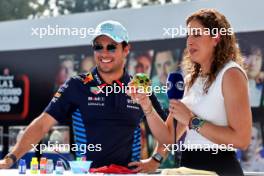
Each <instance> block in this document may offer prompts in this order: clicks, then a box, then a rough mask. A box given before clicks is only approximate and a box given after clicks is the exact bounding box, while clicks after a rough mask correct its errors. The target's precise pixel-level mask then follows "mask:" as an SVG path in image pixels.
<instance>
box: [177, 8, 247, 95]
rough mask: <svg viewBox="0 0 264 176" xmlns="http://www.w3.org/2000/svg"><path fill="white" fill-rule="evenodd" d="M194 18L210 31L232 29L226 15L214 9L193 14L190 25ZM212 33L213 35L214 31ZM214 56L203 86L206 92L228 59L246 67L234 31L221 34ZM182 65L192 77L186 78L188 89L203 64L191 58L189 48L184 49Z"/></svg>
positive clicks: (189, 18)
mask: <svg viewBox="0 0 264 176" xmlns="http://www.w3.org/2000/svg"><path fill="white" fill-rule="evenodd" d="M192 20H197V21H198V22H200V23H201V24H202V25H203V26H204V27H205V28H209V29H210V31H212V29H215V28H217V29H218V31H220V30H221V28H225V29H226V30H227V31H228V29H231V26H230V24H229V22H228V21H227V19H226V17H225V16H224V15H222V14H221V13H219V12H217V11H216V10H214V9H201V10H199V11H197V12H195V13H193V14H191V15H190V16H189V17H188V18H187V20H186V24H187V25H188V24H189V23H190V22H191V21H192ZM210 35H211V36H213V34H212V33H211V34H210ZM213 56H214V60H213V62H212V64H211V68H210V72H209V73H208V74H207V76H208V77H207V80H206V82H205V84H204V87H203V90H204V93H207V92H208V89H209V88H210V86H211V85H212V83H213V82H214V80H215V79H216V76H217V74H218V73H219V71H220V70H221V69H222V68H223V67H224V65H225V64H226V63H227V62H228V61H230V60H233V61H235V62H236V63H238V64H239V65H240V66H242V67H244V66H243V61H242V57H241V54H240V49H239V48H238V46H237V41H236V37H235V35H234V33H232V34H231V35H230V34H226V35H220V41H219V42H218V44H217V45H216V47H215V49H214V53H213ZM182 66H183V71H184V73H185V74H186V75H190V79H188V80H186V86H187V90H188V89H189V88H190V87H192V85H193V84H194V82H195V80H196V79H197V77H198V76H199V74H200V73H201V66H200V64H198V63H195V62H193V61H192V60H191V58H190V54H189V52H188V50H187V49H185V51H184V55H183V62H182Z"/></svg>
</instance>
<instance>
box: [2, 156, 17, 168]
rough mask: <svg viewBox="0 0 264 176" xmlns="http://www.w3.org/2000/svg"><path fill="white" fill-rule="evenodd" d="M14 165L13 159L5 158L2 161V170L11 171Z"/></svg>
mask: <svg viewBox="0 0 264 176" xmlns="http://www.w3.org/2000/svg"><path fill="white" fill-rule="evenodd" d="M13 164H14V163H13V160H12V159H11V158H4V159H2V160H0V169H9V168H10V167H12V165H13Z"/></svg>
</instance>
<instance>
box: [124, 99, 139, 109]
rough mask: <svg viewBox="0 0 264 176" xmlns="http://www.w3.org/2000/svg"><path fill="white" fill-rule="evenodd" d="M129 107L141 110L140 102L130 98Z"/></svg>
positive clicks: (128, 100)
mask: <svg viewBox="0 0 264 176" xmlns="http://www.w3.org/2000/svg"><path fill="white" fill-rule="evenodd" d="M126 107H127V108H129V109H136V110H140V108H139V106H138V104H137V103H136V102H134V101H133V100H131V99H130V98H129V99H127V105H126Z"/></svg>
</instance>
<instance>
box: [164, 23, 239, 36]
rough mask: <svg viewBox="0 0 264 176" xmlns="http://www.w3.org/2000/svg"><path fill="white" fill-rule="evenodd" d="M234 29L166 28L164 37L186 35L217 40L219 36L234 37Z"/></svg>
mask: <svg viewBox="0 0 264 176" xmlns="http://www.w3.org/2000/svg"><path fill="white" fill-rule="evenodd" d="M233 34H234V30H233V28H220V29H219V28H212V29H210V28H186V27H183V26H181V25H180V26H179V27H164V28H163V34H162V35H163V36H165V37H166V36H168V37H170V38H175V37H183V36H186V35H195V36H197V35H210V36H212V37H213V38H216V37H217V36H218V35H222V36H223V35H233Z"/></svg>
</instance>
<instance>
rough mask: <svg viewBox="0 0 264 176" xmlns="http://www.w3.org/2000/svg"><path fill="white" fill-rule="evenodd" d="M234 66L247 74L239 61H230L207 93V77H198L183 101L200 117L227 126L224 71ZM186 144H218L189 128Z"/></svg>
mask: <svg viewBox="0 0 264 176" xmlns="http://www.w3.org/2000/svg"><path fill="white" fill-rule="evenodd" d="M233 67H236V68H238V69H240V70H241V71H242V72H243V73H244V74H245V76H246V73H245V71H244V70H243V69H242V68H241V67H240V66H239V65H238V64H237V63H235V62H234V61H229V62H228V63H227V64H226V65H225V66H224V67H223V69H222V70H221V71H220V72H219V73H218V75H217V77H216V79H215V81H214V82H213V83H212V85H211V86H210V88H209V89H208V93H207V94H204V93H203V84H204V82H205V78H202V77H198V78H197V79H196V81H195V83H194V84H193V86H192V87H191V88H190V89H189V90H188V92H186V93H185V95H184V97H183V99H182V100H181V101H182V102H183V103H184V104H185V105H186V106H187V107H188V108H189V109H190V110H191V111H192V112H193V113H194V114H196V115H197V116H198V117H200V118H202V119H204V120H206V121H208V122H211V123H213V124H215V125H219V126H227V115H226V110H225V106H224V97H223V92H222V80H223V75H224V73H225V72H226V71H227V70H228V69H229V68H233ZM246 77H247V76H246ZM219 135H221V134H219ZM184 144H185V145H187V146H186V147H187V148H193V147H195V145H197V144H200V145H199V146H201V145H202V146H203V147H202V148H204V147H205V148H208V146H210V147H209V148H215V147H216V146H218V145H217V144H214V143H213V142H212V141H210V140H208V139H207V138H205V137H203V136H202V135H200V134H199V133H198V132H196V131H195V130H189V129H188V130H187V135H186V138H185V141H184ZM200 148H201V147H200Z"/></svg>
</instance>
